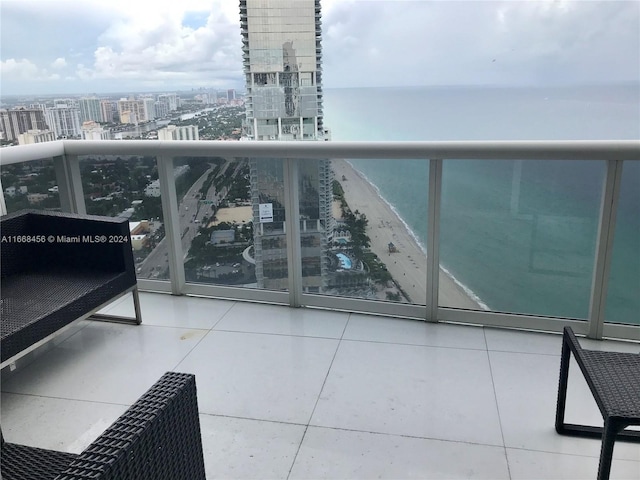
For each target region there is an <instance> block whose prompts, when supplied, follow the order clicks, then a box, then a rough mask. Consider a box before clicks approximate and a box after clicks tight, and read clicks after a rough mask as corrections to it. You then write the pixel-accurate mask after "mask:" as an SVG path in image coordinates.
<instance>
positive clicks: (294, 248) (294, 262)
mask: <svg viewBox="0 0 640 480" xmlns="http://www.w3.org/2000/svg"><path fill="white" fill-rule="evenodd" d="M282 161H283V162H284V168H283V170H284V203H285V219H286V220H285V226H286V229H287V233H286V235H287V271H288V275H289V306H291V307H299V306H300V304H301V297H302V247H301V245H300V208H299V207H298V205H299V191H298V162H299V161H300V160H297V159H295V158H286V159H283V160H282Z"/></svg>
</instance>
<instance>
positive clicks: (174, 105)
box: [158, 93, 178, 112]
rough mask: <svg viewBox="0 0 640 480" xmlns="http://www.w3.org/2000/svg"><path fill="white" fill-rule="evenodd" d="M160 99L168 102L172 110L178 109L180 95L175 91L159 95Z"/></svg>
mask: <svg viewBox="0 0 640 480" xmlns="http://www.w3.org/2000/svg"><path fill="white" fill-rule="evenodd" d="M158 101H159V102H163V103H166V104H167V106H168V108H169V111H170V112H173V111H175V110H177V109H178V95H176V94H175V93H163V94H160V95H158Z"/></svg>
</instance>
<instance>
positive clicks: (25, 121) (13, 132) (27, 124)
mask: <svg viewBox="0 0 640 480" xmlns="http://www.w3.org/2000/svg"><path fill="white" fill-rule="evenodd" d="M0 126H1V127H2V131H3V132H4V133H5V138H6V139H7V140H17V139H18V135H20V134H21V133H25V132H27V131H28V130H43V131H44V130H49V127H48V126H47V122H46V118H45V114H44V111H42V110H40V109H36V108H24V107H18V108H14V109H12V110H0Z"/></svg>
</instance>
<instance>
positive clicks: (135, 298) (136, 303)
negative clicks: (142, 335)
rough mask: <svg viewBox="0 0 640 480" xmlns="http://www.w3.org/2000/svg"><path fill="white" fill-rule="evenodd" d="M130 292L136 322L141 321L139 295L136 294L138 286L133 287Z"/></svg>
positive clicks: (139, 322)
mask: <svg viewBox="0 0 640 480" xmlns="http://www.w3.org/2000/svg"><path fill="white" fill-rule="evenodd" d="M131 294H132V295H133V308H134V310H135V312H136V323H137V324H138V325H140V324H141V323H142V313H141V312H140V296H139V295H138V287H135V288H134V289H133V290H132V292H131Z"/></svg>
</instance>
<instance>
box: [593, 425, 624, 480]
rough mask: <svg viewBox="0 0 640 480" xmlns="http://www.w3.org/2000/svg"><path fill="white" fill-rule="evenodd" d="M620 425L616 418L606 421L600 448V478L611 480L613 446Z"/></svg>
mask: <svg viewBox="0 0 640 480" xmlns="http://www.w3.org/2000/svg"><path fill="white" fill-rule="evenodd" d="M618 430H620V425H618V424H617V422H616V421H615V420H611V419H607V420H606V421H605V422H604V431H603V434H602V447H601V448H600V464H599V466H598V480H609V474H610V473H611V461H612V459H613V446H614V444H615V441H616V435H617V433H618Z"/></svg>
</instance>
